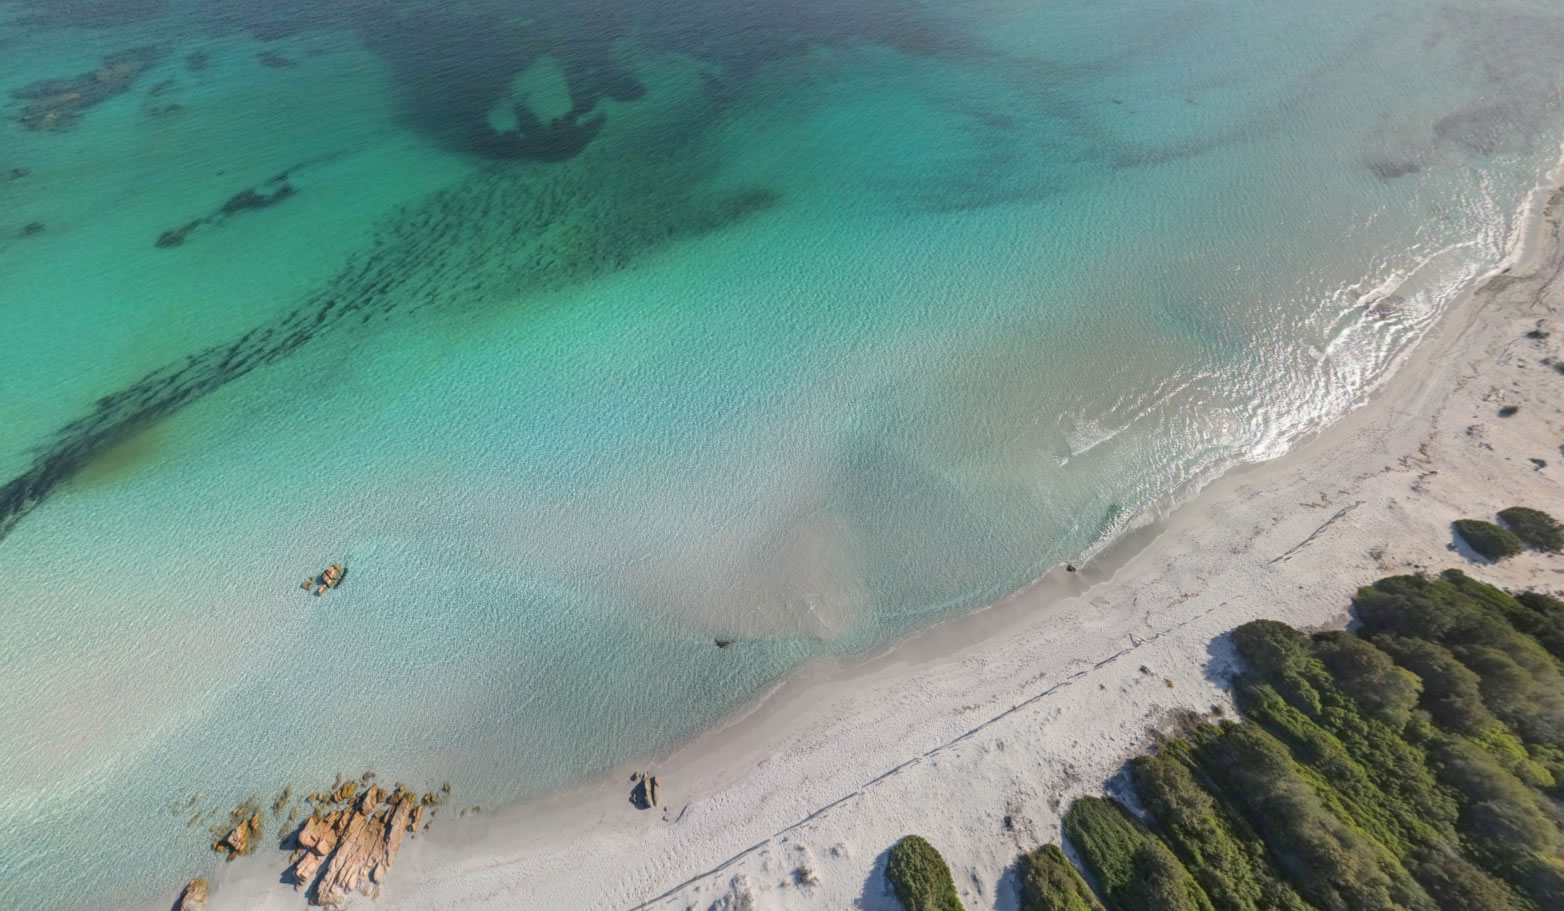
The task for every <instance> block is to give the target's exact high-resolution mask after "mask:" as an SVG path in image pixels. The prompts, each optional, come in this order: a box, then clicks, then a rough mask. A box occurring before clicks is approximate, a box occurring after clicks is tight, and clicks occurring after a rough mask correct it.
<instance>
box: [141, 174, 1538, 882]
mask: <svg viewBox="0 0 1564 911" xmlns="http://www.w3.org/2000/svg"><path fill="white" fill-rule="evenodd" d="M1561 217H1564V188H1560V189H1555V190H1551V191H1549V192H1541V191H1539V194H1538V197H1537V199H1536V200H1535V201H1534V206H1533V212H1532V215H1531V218H1530V221H1531V225H1532V227H1531V228H1530V229H1528V231H1527V233H1526V236H1525V237H1524V238H1523V240H1522V242H1521V243H1520V244H1518V247H1517V249H1516V251H1515V253H1514V254H1513V255H1512V256H1511V258H1510V264H1509V265H1508V266H1507V267H1506V268H1504V270H1503V271H1501V272H1499V273H1498V274H1495V275H1491V276H1489V277H1487V278H1485V279H1483V280H1481V281H1480V282H1479V283H1478V284H1477V286H1476V287H1475V288H1474V289H1473V290H1472V291H1471V292H1469V293H1467V294H1466V295H1464V296H1463V298H1462V299H1461V300H1460V301H1459V302H1458V303H1457V304H1455V305H1454V306H1452V307H1451V309H1450V310H1449V312H1448V313H1447V314H1446V315H1445V316H1443V317H1442V318H1441V319H1440V320H1439V322H1438V323H1437V324H1436V325H1435V326H1434V327H1433V328H1432V329H1431V330H1430V331H1429V332H1428V334H1427V335H1426V336H1425V337H1424V338H1423V339H1422V340H1421V341H1420V342H1419V344H1418V345H1417V346H1416V347H1415V348H1414V349H1413V350H1412V351H1411V352H1410V354H1409V355H1408V356H1407V357H1406V358H1405V362H1404V363H1403V364H1401V365H1400V367H1399V369H1397V370H1396V371H1395V372H1394V374H1393V375H1392V376H1391V378H1390V379H1389V380H1388V381H1387V382H1385V383H1384V384H1382V386H1381V387H1380V388H1379V389H1378V390H1376V391H1375V392H1374V393H1373V394H1372V395H1371V396H1370V397H1369V400H1368V401H1367V402H1366V403H1365V404H1363V405H1362V406H1361V407H1359V408H1357V409H1356V410H1355V411H1353V412H1352V413H1350V414H1349V415H1348V416H1346V417H1345V418H1344V419H1342V420H1341V421H1339V422H1337V423H1336V424H1334V425H1332V426H1331V427H1329V428H1328V429H1327V430H1326V431H1325V432H1323V433H1322V434H1320V435H1318V436H1317V437H1315V438H1313V439H1311V440H1308V441H1306V442H1303V443H1301V444H1300V445H1297V446H1296V447H1294V449H1293V450H1292V451H1291V452H1289V453H1288V454H1287V455H1285V456H1283V457H1281V458H1279V459H1276V460H1273V461H1270V462H1267V463H1264V464H1261V465H1252V466H1245V467H1241V468H1238V469H1234V470H1231V471H1229V472H1227V473H1226V474H1225V475H1223V476H1222V477H1220V478H1219V479H1217V480H1216V481H1214V482H1213V483H1211V484H1210V485H1208V486H1207V487H1206V488H1205V489H1203V490H1202V491H1200V492H1199V493H1198V495H1196V496H1194V497H1193V498H1191V499H1189V500H1188V501H1187V502H1185V503H1183V504H1181V505H1178V506H1177V507H1175V508H1172V509H1170V510H1169V511H1168V514H1167V515H1166V516H1164V517H1163V518H1161V519H1158V520H1157V521H1155V522H1153V523H1151V524H1149V525H1147V526H1146V527H1144V528H1142V529H1140V530H1139V531H1136V532H1134V533H1132V534H1130V535H1129V536H1127V537H1126V538H1125V539H1123V540H1121V541H1120V542H1118V543H1117V544H1115V545H1114V546H1113V547H1112V548H1111V549H1110V550H1109V551H1108V552H1106V553H1104V554H1102V555H1100V556H1099V557H1098V558H1097V559H1095V560H1094V561H1092V562H1091V563H1089V564H1088V565H1086V566H1084V567H1082V568H1081V570H1080V571H1079V572H1075V573H1068V572H1066V571H1064V570H1063V569H1060V570H1056V571H1055V572H1053V573H1050V574H1049V575H1048V576H1047V577H1045V578H1043V579H1041V580H1039V581H1038V582H1037V583H1035V584H1034V585H1033V586H1031V587H1029V588H1028V589H1026V590H1025V591H1022V592H1020V593H1018V594H1016V595H1014V596H1012V597H1011V598H1009V599H1007V600H1005V601H1004V602H1002V603H1000V604H998V605H995V606H993V607H991V608H989V609H987V610H984V611H981V612H978V613H976V614H973V615H970V616H967V617H964V618H961V619H958V620H954V621H951V622H948V623H945V624H942V625H939V626H936V627H934V628H931V629H928V630H925V631H923V632H922V633H920V634H918V635H916V636H913V637H911V638H909V639H907V640H904V641H902V642H900V643H898V644H896V645H895V646H894V647H892V648H890V649H888V650H887V651H885V652H884V653H882V654H880V655H877V656H874V657H872V658H869V659H866V660H862V661H859V662H855V663H844V662H829V663H820V664H816V665H812V666H810V667H807V668H805V669H804V670H803V671H801V672H800V673H797V674H795V675H793V676H791V677H790V678H788V679H787V680H786V681H785V682H784V683H783V684H781V685H780V686H778V687H777V688H775V689H774V690H773V691H772V692H771V693H769V694H767V695H766V696H765V697H764V698H763V699H761V700H758V701H757V703H756V704H754V705H752V706H751V707H749V708H748V709H747V710H746V711H745V712H744V713H741V714H740V715H739V716H737V717H734V718H732V719H730V720H729V721H728V722H727V723H726V724H724V725H723V726H721V727H719V728H717V729H715V730H712V731H709V732H707V733H706V734H704V735H702V736H700V737H699V738H697V739H696V740H694V741H693V742H691V743H688V744H686V745H684V746H683V747H682V748H680V749H678V750H677V751H676V752H674V753H673V754H672V755H669V756H665V757H654V758H648V759H646V760H644V761H642V762H639V763H636V764H634V765H627V766H625V767H624V768H623V769H620V770H618V771H616V773H615V774H614V775H612V776H611V777H609V778H607V779H604V780H599V781H597V782H594V783H592V784H590V785H588V786H585V787H583V788H580V789H577V790H575V791H573V792H570V793H567V794H561V795H556V796H554V797H551V798H549V799H548V800H545V801H541V802H537V803H531V804H525V805H521V806H514V807H508V808H505V809H503V810H501V811H499V812H495V813H489V812H485V813H482V814H476V815H472V816H469V817H467V818H451V817H452V816H454V813H451V814H446V815H445V817H444V818H442V819H441V820H440V821H439V822H438V823H437V825H436V829H435V831H434V832H432V833H431V834H430V835H428V836H422V837H419V838H417V839H416V840H414V841H411V842H409V843H408V844H407V845H406V846H404V848H403V851H402V855H401V860H400V862H399V864H398V866H397V869H396V870H395V872H394V874H393V875H392V876H391V877H390V879H389V881H388V882H387V884H386V885H385V886H384V887H383V890H382V894H381V895H380V897H379V899H378V901H377V902H376V903H375V904H374V905H373V906H374V907H378V908H381V909H384V911H401V909H447V908H449V909H455V908H462V909H474V908H494V909H500V908H505V909H511V908H518V909H529V908H537V909H563V908H593V909H597V908H602V909H630V908H669V909H672V908H681V909H682V908H699V909H705V908H718V909H726V908H750V907H753V908H760V909H772V908H806V907H807V908H862V909H871V911H872V909H894V908H897V907H899V906H898V905H897V904H896V902H895V899H894V898H893V897H892V896H891V895H890V893H889V887H888V885H887V884H886V882H885V879H884V876H883V868H884V863H885V855H886V852H887V850H888V849H889V848H890V846H891V845H892V844H893V843H894V842H895V841H896V840H897V839H898V838H899V837H901V836H902V835H905V834H908V833H918V834H921V835H923V836H925V837H927V838H928V839H929V840H930V841H931V842H932V843H933V844H934V845H935V846H936V847H938V848H939V849H940V851H941V852H942V853H943V854H944V856H945V857H946V859H947V860H948V861H949V863H950V866H951V869H952V872H953V873H954V875H955V880H956V885H957V888H958V891H959V892H960V894H961V897H962V900H963V901H964V902H965V903H966V905H967V907H969V908H999V909H1009V908H1014V907H1015V906H1016V896H1015V888H1014V879H1015V862H1016V860H1017V858H1018V856H1019V855H1020V854H1021V853H1022V852H1024V851H1028V850H1031V849H1033V848H1035V847H1037V846H1038V845H1040V844H1042V843H1044V842H1048V841H1057V840H1058V838H1059V825H1060V816H1061V813H1062V811H1063V810H1064V809H1065V808H1067V807H1068V805H1069V802H1070V801H1071V800H1072V799H1073V798H1075V797H1077V796H1080V795H1083V794H1095V793H1101V792H1102V791H1103V790H1104V789H1105V788H1106V789H1108V790H1110V791H1111V790H1113V788H1114V787H1115V777H1116V776H1117V775H1118V773H1119V772H1120V770H1121V769H1122V767H1123V765H1124V763H1125V762H1126V760H1127V759H1129V758H1130V757H1131V756H1133V755H1135V754H1136V753H1137V752H1139V751H1141V750H1143V749H1144V748H1145V747H1146V746H1147V744H1148V743H1149V742H1150V739H1151V731H1153V730H1154V729H1156V728H1158V727H1159V726H1161V725H1162V724H1163V723H1164V722H1165V721H1166V720H1167V719H1168V718H1169V717H1170V716H1171V715H1172V714H1173V713H1175V712H1178V711H1184V710H1188V711H1194V712H1199V713H1204V714H1208V715H1209V714H1212V713H1231V712H1232V711H1233V707H1232V703H1231V700H1230V698H1229V696H1228V694H1227V693H1226V691H1225V689H1224V686H1223V681H1224V680H1225V678H1226V677H1227V675H1228V674H1229V672H1230V668H1231V663H1232V654H1231V649H1230V646H1229V645H1228V642H1227V640H1226V638H1225V634H1226V633H1227V632H1228V631H1229V630H1231V629H1232V628H1233V627H1235V626H1237V625H1239V624H1241V623H1243V622H1245V621H1247V620H1251V619H1254V618H1258V617H1270V618H1275V619H1278V620H1283V621H1285V622H1287V623H1289V624H1292V625H1294V626H1299V627H1312V628H1322V627H1332V626H1341V625H1343V624H1344V623H1346V622H1347V621H1348V620H1349V617H1348V599H1349V596H1350V594H1351V592H1352V590H1353V589H1354V588H1355V587H1357V586H1359V585H1363V584H1366V583H1368V582H1371V581H1373V580H1374V579H1377V578H1380V577H1382V576H1385V575H1390V574H1396V573H1406V572H1415V571H1421V570H1428V571H1437V570H1440V569H1443V568H1446V567H1449V566H1455V567H1460V568H1463V569H1465V570H1467V571H1468V572H1470V573H1471V574H1473V575H1475V576H1477V577H1479V578H1482V579H1484V580H1486V581H1490V582H1493V583H1495V584H1498V585H1501V586H1504V587H1509V588H1534V589H1541V590H1548V591H1555V590H1558V589H1559V588H1560V587H1564V579H1561V578H1560V575H1559V574H1560V573H1561V572H1564V564H1560V563H1559V562H1558V560H1557V558H1547V557H1544V556H1541V555H1538V554H1533V553H1528V554H1525V555H1522V556H1521V557H1518V558H1516V559H1513V560H1511V561H1508V562H1506V563H1504V564H1502V565H1490V564H1488V563H1487V561H1485V560H1483V559H1482V558H1481V557H1478V556H1476V555H1475V554H1473V553H1471V552H1469V551H1467V550H1466V549H1465V548H1464V547H1463V546H1461V545H1458V544H1456V543H1454V542H1453V540H1452V534H1451V528H1450V523H1451V522H1452V521H1453V520H1455V519H1459V518H1463V517H1475V518H1484V519H1491V518H1492V516H1493V514H1494V513H1495V512H1496V511H1497V510H1499V509H1502V508H1504V507H1507V506H1512V505H1528V506H1534V507H1538V508H1541V509H1544V510H1549V511H1552V512H1554V513H1557V512H1559V510H1560V509H1564V499H1561V496H1560V486H1559V480H1558V479H1559V478H1560V477H1561V472H1564V447H1561V446H1560V445H1559V444H1560V441H1561V440H1564V434H1561V433H1560V431H1561V427H1564V412H1561V410H1560V408H1559V406H1558V404H1557V403H1558V402H1559V401H1560V396H1559V390H1560V389H1561V388H1564V369H1559V368H1555V366H1553V364H1555V363H1564V321H1561V320H1559V319H1558V314H1559V311H1560V308H1561V307H1564V285H1559V284H1558V283H1557V282H1556V279H1557V278H1558V276H1559V275H1560V274H1561V271H1564V245H1561V243H1560V219H1561ZM1528 333H1532V336H1528ZM1543 333H1546V334H1545V335H1543ZM1506 406H1512V407H1517V408H1518V409H1519V410H1518V411H1517V412H1515V413H1514V414H1513V415H1512V416H1509V417H1501V416H1500V414H1499V412H1500V409H1501V408H1504V407H1506ZM638 769H649V770H652V771H654V772H655V773H656V774H657V775H658V776H659V779H660V781H661V782H662V790H663V795H664V796H663V801H662V803H663V806H662V807H660V808H655V809H647V810H638V809H636V808H634V807H633V806H632V805H631V804H630V802H629V801H628V799H627V798H628V797H629V794H630V791H631V784H630V779H629V775H630V773H631V772H632V771H634V770H638ZM284 857H285V856H284V855H281V854H279V853H277V852H267V851H263V852H260V853H259V855H258V856H255V857H251V858H246V859H243V860H240V861H238V862H236V863H234V864H230V865H224V866H223V867H222V869H220V870H219V871H218V872H217V874H216V876H215V877H213V878H212V883H213V886H214V892H213V896H212V903H211V905H210V907H211V908H213V909H216V911H225V909H288V908H298V907H302V906H303V899H302V897H301V896H300V895H298V894H297V893H295V892H293V891H292V889H291V888H290V887H289V886H287V885H285V884H283V883H281V882H280V879H279V874H280V873H281V869H282V866H283V861H284ZM176 885H182V884H175V883H170V886H171V887H173V886H176ZM172 894H173V893H172V892H171V893H170V896H169V897H165V898H161V899H159V900H158V901H156V902H152V903H148V904H146V905H144V906H140V907H144V908H147V909H152V908H166V907H167V906H168V904H169V901H170V899H171V896H172ZM355 906H363V907H370V902H369V900H368V899H355Z"/></svg>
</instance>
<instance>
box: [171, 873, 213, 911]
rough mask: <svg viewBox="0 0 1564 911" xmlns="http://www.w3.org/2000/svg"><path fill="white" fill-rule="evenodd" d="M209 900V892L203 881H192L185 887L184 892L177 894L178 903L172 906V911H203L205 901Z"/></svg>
mask: <svg viewBox="0 0 1564 911" xmlns="http://www.w3.org/2000/svg"><path fill="white" fill-rule="evenodd" d="M209 898H211V890H210V889H209V888H208V887H207V885H206V880H204V879H192V880H191V881H190V884H189V885H187V886H185V891H183V892H181V893H179V901H178V902H176V903H175V904H174V911H203V909H205V908H206V902H207V899H209Z"/></svg>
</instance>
